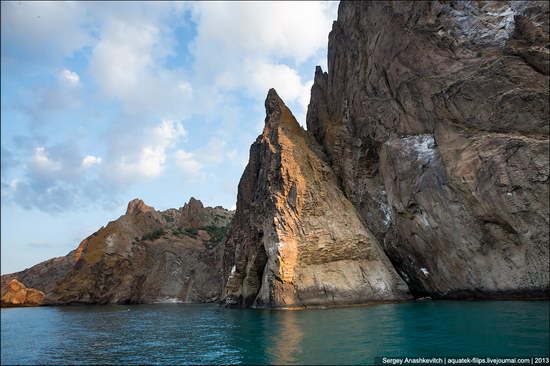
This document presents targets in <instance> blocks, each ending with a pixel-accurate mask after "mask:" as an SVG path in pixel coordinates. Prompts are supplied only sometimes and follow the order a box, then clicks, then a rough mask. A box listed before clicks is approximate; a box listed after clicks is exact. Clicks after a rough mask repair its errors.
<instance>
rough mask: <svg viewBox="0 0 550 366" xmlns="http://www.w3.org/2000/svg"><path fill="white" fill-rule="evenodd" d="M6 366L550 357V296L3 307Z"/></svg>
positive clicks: (340, 361)
mask: <svg viewBox="0 0 550 366" xmlns="http://www.w3.org/2000/svg"><path fill="white" fill-rule="evenodd" d="M1 320H2V326H1V329H2V332H1V333H2V339H1V340H2V353H1V361H2V364H103V363H111V364H112V363H119V364H136V363H140V364H155V363H157V364H189V363H193V364H197V363H200V364H216V363H218V364H220V363H223V364H297V363H299V364H346V365H349V364H372V363H373V362H374V357H378V356H381V357H395V356H403V357H468V356H469V357H479V356H481V357H489V356H490V357H499V356H500V357H541V356H544V357H548V354H549V302H548V301H541V302H523V301H499V302H497V301H494V302H493V301H487V302H466V301H464V302H458V301H437V302H436V301H433V302H431V301H430V302H411V303H404V304H377V305H370V306H361V307H348V308H332V309H316V310H303V311H281V310H278V311H277V310H271V311H270V310H251V309H248V310H241V309H224V308H221V307H218V306H217V305H184V304H166V305H160V304H157V305H134V306H127V305H125V306H116V305H112V306H111V305H108V306H79V307H42V308H17V309H2V311H1Z"/></svg>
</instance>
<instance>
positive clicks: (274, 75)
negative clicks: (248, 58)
mask: <svg viewBox="0 0 550 366" xmlns="http://www.w3.org/2000/svg"><path fill="white" fill-rule="evenodd" d="M247 69H248V71H249V73H250V75H251V79H252V80H251V81H252V82H251V83H250V84H249V89H250V94H251V95H258V96H260V97H261V98H264V97H265V94H266V91H267V90H269V89H270V88H275V89H276V90H277V93H278V94H279V96H280V97H281V98H282V99H283V100H284V101H285V103H293V102H294V103H297V104H298V105H299V106H300V108H301V109H300V110H298V111H294V113H299V114H296V118H297V119H298V120H300V122H301V123H302V125H304V126H305V113H306V111H307V106H308V104H309V98H310V91H311V86H312V85H313V80H309V81H306V82H302V79H301V77H300V75H299V74H298V72H297V71H296V70H295V69H292V68H290V67H289V66H287V65H284V64H269V63H257V64H251V63H247Z"/></svg>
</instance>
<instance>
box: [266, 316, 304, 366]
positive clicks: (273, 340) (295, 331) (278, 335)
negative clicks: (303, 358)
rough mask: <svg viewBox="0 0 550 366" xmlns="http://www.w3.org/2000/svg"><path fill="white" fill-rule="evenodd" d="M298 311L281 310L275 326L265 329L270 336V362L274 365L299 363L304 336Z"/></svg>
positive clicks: (267, 335) (268, 336)
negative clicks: (298, 319) (301, 342)
mask: <svg viewBox="0 0 550 366" xmlns="http://www.w3.org/2000/svg"><path fill="white" fill-rule="evenodd" d="M297 313H298V312H297V311H280V312H278V313H277V314H276V321H275V322H274V327H273V328H272V327H269V328H266V329H265V332H266V333H267V334H266V338H269V339H270V340H269V341H268V349H267V353H268V354H269V356H270V359H269V362H270V363H271V364H273V365H289V364H295V363H299V360H300V353H301V345H300V341H301V340H302V338H303V336H304V331H303V329H302V327H301V326H300V325H299V324H298V321H297V318H298V316H299V315H298V314H297Z"/></svg>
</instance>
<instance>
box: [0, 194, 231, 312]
mask: <svg viewBox="0 0 550 366" xmlns="http://www.w3.org/2000/svg"><path fill="white" fill-rule="evenodd" d="M232 216H233V212H231V211H227V210H225V209H223V208H221V207H215V208H212V207H203V205H202V203H201V202H200V201H198V200H196V199H194V198H191V200H190V201H189V203H188V204H185V205H184V207H182V208H180V209H179V210H176V209H169V210H166V211H164V212H158V211H156V210H155V209H153V208H152V207H149V206H147V205H146V204H145V203H144V202H143V201H142V200H138V199H136V200H133V201H131V202H130V203H129V204H128V209H127V211H126V214H125V215H123V216H121V217H120V218H119V219H117V220H115V221H112V222H110V223H109V224H108V225H107V226H106V227H102V228H101V229H99V230H98V231H97V232H95V233H94V234H92V235H90V236H89V237H88V238H86V239H84V240H83V241H82V243H80V245H79V246H78V248H77V249H76V250H74V251H72V252H70V253H69V254H68V255H66V256H65V257H60V258H54V259H50V260H48V261H46V262H42V263H40V264H37V265H36V266H34V267H31V268H29V269H27V270H24V271H21V272H18V273H13V274H8V275H4V276H2V296H4V294H5V292H6V291H8V289H9V286H8V284H9V281H10V280H12V279H17V280H19V281H21V282H22V283H24V284H25V285H26V286H30V287H33V288H35V289H37V290H40V291H43V292H44V293H45V299H44V301H43V304H69V303H94V304H102V303H151V302H208V301H216V300H218V297H219V294H220V292H221V289H222V286H221V280H222V272H221V267H222V253H223V245H220V244H221V243H222V242H223V240H224V237H225V232H226V230H227V227H228V225H229V223H230V221H231V218H232Z"/></svg>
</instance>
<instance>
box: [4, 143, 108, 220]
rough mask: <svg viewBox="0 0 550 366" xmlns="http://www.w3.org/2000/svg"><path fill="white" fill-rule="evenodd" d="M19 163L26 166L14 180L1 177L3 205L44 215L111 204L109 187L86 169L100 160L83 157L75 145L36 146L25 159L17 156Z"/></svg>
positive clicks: (22, 156) (17, 172)
mask: <svg viewBox="0 0 550 366" xmlns="http://www.w3.org/2000/svg"><path fill="white" fill-rule="evenodd" d="M21 154H22V155H21ZM20 159H21V160H22V161H28V163H27V164H20V165H19V166H17V167H16V168H14V173H13V174H12V175H15V176H16V177H15V178H11V179H9V180H5V179H6V178H5V177H2V200H3V202H6V203H8V202H13V203H16V204H18V205H20V206H22V207H24V208H26V209H31V208H37V209H39V210H42V211H46V212H62V211H66V210H71V209H75V208H77V207H80V206H82V205H87V206H90V205H93V204H96V203H99V204H100V205H103V206H105V205H109V204H111V203H110V202H109V201H112V198H111V197H110V195H109V194H108V189H107V188H108V187H106V186H105V185H104V184H103V183H102V182H101V181H100V180H99V179H98V177H97V174H92V175H90V174H89V172H88V169H86V168H87V167H89V166H90V165H89V164H92V165H93V164H95V163H99V162H100V161H101V159H100V158H98V157H95V156H94V155H85V156H83V154H82V153H81V151H80V148H79V146H78V144H77V143H76V142H75V141H68V142H65V143H57V144H52V145H39V146H35V147H34V149H33V150H32V152H31V154H30V156H28V158H25V153H24V151H23V152H20ZM85 162H86V163H85Z"/></svg>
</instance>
